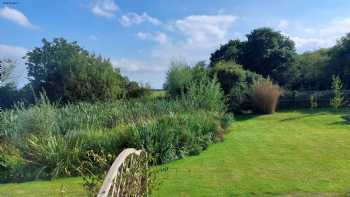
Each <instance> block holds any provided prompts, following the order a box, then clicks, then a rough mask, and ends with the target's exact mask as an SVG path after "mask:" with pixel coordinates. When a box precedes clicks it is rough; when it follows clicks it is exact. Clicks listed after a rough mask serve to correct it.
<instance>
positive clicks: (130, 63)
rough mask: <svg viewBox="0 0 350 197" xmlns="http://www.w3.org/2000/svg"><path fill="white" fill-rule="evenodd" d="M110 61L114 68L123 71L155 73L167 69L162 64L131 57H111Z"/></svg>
mask: <svg viewBox="0 0 350 197" xmlns="http://www.w3.org/2000/svg"><path fill="white" fill-rule="evenodd" d="M111 62H112V64H113V66H114V67H115V68H119V69H120V71H121V72H123V73H143V72H151V73H157V72H163V71H166V70H167V68H166V67H164V66H162V64H156V63H151V62H150V63H145V62H143V61H139V60H133V59H125V58H121V59H112V60H111Z"/></svg>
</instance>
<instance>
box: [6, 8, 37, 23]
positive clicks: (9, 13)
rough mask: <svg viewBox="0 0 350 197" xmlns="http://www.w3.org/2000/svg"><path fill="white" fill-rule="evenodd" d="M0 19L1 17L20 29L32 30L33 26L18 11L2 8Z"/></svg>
mask: <svg viewBox="0 0 350 197" xmlns="http://www.w3.org/2000/svg"><path fill="white" fill-rule="evenodd" d="M0 17H3V18H5V19H7V20H9V21H12V22H14V23H16V24H18V25H20V26H22V27H27V28H34V25H33V24H32V23H31V22H30V21H29V20H28V18H27V17H26V16H25V15H24V14H23V13H22V12H20V11H18V10H16V9H13V8H9V7H4V8H1V9H0Z"/></svg>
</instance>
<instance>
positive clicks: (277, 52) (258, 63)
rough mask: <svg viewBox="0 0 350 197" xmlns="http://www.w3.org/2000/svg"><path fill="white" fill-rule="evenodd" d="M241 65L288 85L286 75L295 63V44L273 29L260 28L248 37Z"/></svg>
mask: <svg viewBox="0 0 350 197" xmlns="http://www.w3.org/2000/svg"><path fill="white" fill-rule="evenodd" d="M247 39H248V40H247V42H245V44H244V47H243V55H242V56H243V57H242V58H241V63H242V65H243V68H245V69H248V70H250V71H253V72H256V73H258V74H261V75H263V76H264V77H268V76H270V77H271V78H272V79H273V80H275V81H277V82H278V83H279V84H281V85H284V84H286V83H287V81H286V79H285V77H284V75H283V74H284V73H285V72H286V71H287V70H288V67H289V66H290V65H291V64H292V63H293V62H294V59H295V56H296V50H295V46H294V42H293V41H292V40H290V39H289V38H288V37H286V36H284V35H282V34H281V33H280V32H277V31H273V30H272V29H271V28H259V29H255V30H253V31H252V32H251V33H250V34H248V35H247Z"/></svg>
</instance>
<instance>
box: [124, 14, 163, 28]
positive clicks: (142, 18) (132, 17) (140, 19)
mask: <svg viewBox="0 0 350 197" xmlns="http://www.w3.org/2000/svg"><path fill="white" fill-rule="evenodd" d="M119 22H120V23H121V24H122V25H123V26H126V27H130V26H132V25H138V24H141V23H144V22H148V23H151V24H152V25H160V24H162V22H161V21H160V20H159V19H157V18H154V17H151V16H149V15H148V14H147V13H145V12H144V13H143V14H141V15H139V14H136V13H128V14H125V15H123V16H121V17H120V19H119Z"/></svg>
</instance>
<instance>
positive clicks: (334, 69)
mask: <svg viewBox="0 0 350 197" xmlns="http://www.w3.org/2000/svg"><path fill="white" fill-rule="evenodd" d="M329 55H330V65H329V68H328V73H329V75H339V77H340V78H341V79H342V80H343V82H344V87H345V88H350V33H348V34H347V35H346V36H344V37H342V38H341V39H340V40H339V41H338V42H337V44H336V45H335V46H334V47H332V48H331V49H330V51H329ZM329 78H330V77H329Z"/></svg>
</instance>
